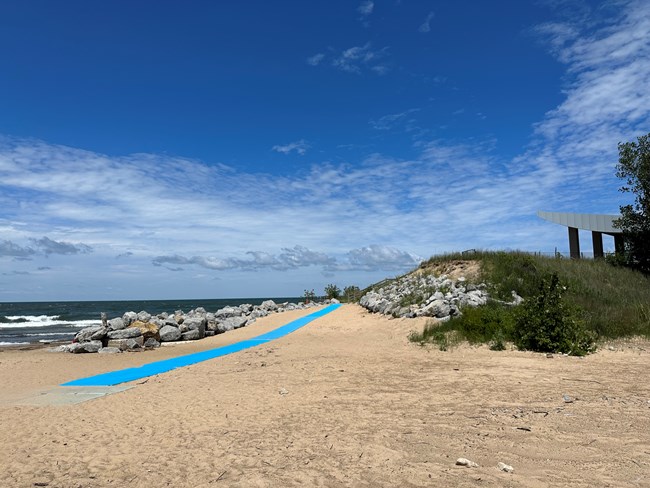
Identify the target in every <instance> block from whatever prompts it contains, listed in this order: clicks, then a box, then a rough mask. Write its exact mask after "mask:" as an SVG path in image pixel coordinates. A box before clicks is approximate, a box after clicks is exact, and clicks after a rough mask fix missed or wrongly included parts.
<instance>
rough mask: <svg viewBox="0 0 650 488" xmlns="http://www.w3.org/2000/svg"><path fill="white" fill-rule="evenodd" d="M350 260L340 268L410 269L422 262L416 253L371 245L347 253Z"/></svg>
mask: <svg viewBox="0 0 650 488" xmlns="http://www.w3.org/2000/svg"><path fill="white" fill-rule="evenodd" d="M347 260H348V262H347V263H345V264H343V265H341V266H340V268H343V269H345V268H349V269H352V270H362V271H376V270H381V271H398V272H399V271H408V270H411V269H413V268H415V267H417V266H418V265H419V264H420V262H422V257H420V256H417V255H416V254H413V253H410V252H406V251H400V250H399V249H397V248H394V247H390V246H380V245H376V244H373V245H370V246H366V247H361V248H359V249H353V250H351V251H350V252H348V254H347Z"/></svg>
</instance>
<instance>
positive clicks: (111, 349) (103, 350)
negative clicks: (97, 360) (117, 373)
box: [97, 347, 122, 354]
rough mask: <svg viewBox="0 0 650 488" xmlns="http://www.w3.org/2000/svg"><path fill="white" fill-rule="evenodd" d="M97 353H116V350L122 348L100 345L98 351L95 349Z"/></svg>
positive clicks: (119, 350)
mask: <svg viewBox="0 0 650 488" xmlns="http://www.w3.org/2000/svg"><path fill="white" fill-rule="evenodd" d="M97 352H98V353H99V354H116V353H118V352H122V350H121V349H120V348H118V347H102V348H101V349H100V350H99V351H97Z"/></svg>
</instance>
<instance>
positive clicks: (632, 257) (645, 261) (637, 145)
mask: <svg viewBox="0 0 650 488" xmlns="http://www.w3.org/2000/svg"><path fill="white" fill-rule="evenodd" d="M637 141H638V142H626V143H620V144H619V145H618V155H619V158H618V164H617V165H616V176H617V177H619V178H622V179H624V180H625V184H624V185H623V186H622V187H621V188H620V190H621V192H623V193H633V194H634V195H635V200H634V204H633V205H623V206H621V218H620V219H618V220H616V221H615V223H614V225H615V226H616V227H618V228H619V229H621V230H622V231H623V238H624V240H625V254H624V260H625V263H626V265H627V266H630V267H632V268H635V269H638V270H639V271H641V272H643V273H645V274H650V133H649V134H647V135H645V136H641V137H639V138H637Z"/></svg>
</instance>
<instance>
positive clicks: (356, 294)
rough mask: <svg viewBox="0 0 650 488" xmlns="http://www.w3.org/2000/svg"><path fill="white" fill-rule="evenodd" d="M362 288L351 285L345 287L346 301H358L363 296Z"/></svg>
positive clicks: (344, 296) (344, 295)
mask: <svg viewBox="0 0 650 488" xmlns="http://www.w3.org/2000/svg"><path fill="white" fill-rule="evenodd" d="M361 296H362V295H361V290H360V289H359V287H358V286H355V285H350V286H346V287H345V288H343V298H344V299H345V301H346V302H356V301H359V299H360V298H361Z"/></svg>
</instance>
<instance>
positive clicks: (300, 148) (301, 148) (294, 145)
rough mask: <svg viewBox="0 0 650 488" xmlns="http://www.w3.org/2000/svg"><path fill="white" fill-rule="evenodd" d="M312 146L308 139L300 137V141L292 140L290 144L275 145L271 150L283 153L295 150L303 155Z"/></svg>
mask: <svg viewBox="0 0 650 488" xmlns="http://www.w3.org/2000/svg"><path fill="white" fill-rule="evenodd" d="M310 147H311V146H309V144H307V141H305V140H304V139H300V140H299V141H295V142H290V143H289V144H285V145H284V146H281V145H276V146H273V147H272V148H271V150H272V151H275V152H279V153H282V154H291V153H292V152H293V151H295V152H296V153H298V154H300V155H301V156H304V155H305V154H306V153H307V150H308V149H309V148H310Z"/></svg>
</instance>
